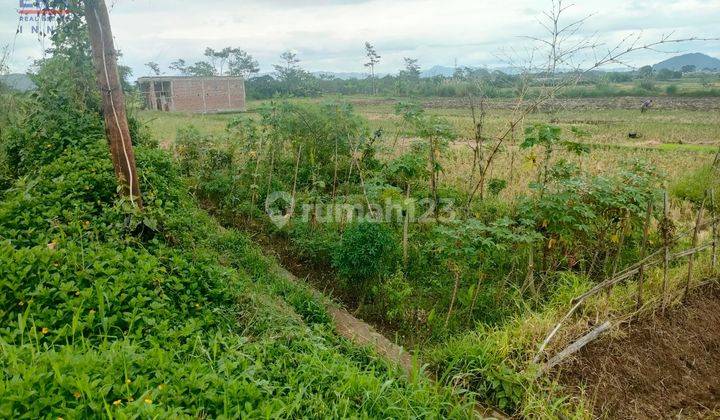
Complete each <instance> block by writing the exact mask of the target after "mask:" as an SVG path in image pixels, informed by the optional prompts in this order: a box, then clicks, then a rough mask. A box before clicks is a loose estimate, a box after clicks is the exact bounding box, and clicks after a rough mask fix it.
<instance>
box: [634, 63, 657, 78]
mask: <svg viewBox="0 0 720 420" xmlns="http://www.w3.org/2000/svg"><path fill="white" fill-rule="evenodd" d="M654 72H655V69H653V68H652V66H642V67H640V68H639V69H638V76H640V77H643V78H647V77H652V75H653V73H654Z"/></svg>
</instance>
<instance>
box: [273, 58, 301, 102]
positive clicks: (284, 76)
mask: <svg viewBox="0 0 720 420" xmlns="http://www.w3.org/2000/svg"><path fill="white" fill-rule="evenodd" d="M280 58H281V59H282V61H283V62H282V63H281V64H275V65H273V68H274V69H275V73H276V75H277V78H278V80H279V81H280V82H282V83H283V84H284V85H285V90H286V92H287V93H289V92H292V91H294V90H297V89H298V88H299V84H300V82H301V80H302V79H303V76H304V73H305V72H304V71H303V70H302V69H301V68H300V66H299V63H300V59H299V58H298V57H297V54H295V53H294V52H292V51H285V52H284V53H282V54H281V55H280Z"/></svg>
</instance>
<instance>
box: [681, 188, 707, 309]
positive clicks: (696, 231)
mask: <svg viewBox="0 0 720 420" xmlns="http://www.w3.org/2000/svg"><path fill="white" fill-rule="evenodd" d="M706 198H707V191H705V195H704V196H703V199H702V202H701V203H700V208H699V209H698V213H697V218H696V219H695V229H694V231H693V238H692V248H693V249H694V248H697V246H698V245H697V243H698V235H699V234H700V223H702V214H703V209H704V207H705V199H706ZM694 260H695V254H690V256H688V275H687V279H686V280H685V295H684V297H683V299H687V296H688V293H690V280H692V272H693V262H694Z"/></svg>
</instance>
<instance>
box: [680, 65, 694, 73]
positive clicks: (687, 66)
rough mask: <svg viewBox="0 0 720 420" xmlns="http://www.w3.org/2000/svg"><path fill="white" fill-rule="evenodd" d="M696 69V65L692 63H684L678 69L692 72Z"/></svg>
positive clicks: (683, 71)
mask: <svg viewBox="0 0 720 420" xmlns="http://www.w3.org/2000/svg"><path fill="white" fill-rule="evenodd" d="M696 69H697V67H696V66H695V65H694V64H686V65H684V66H682V68H681V69H680V71H681V72H682V73H694V72H695V70H696Z"/></svg>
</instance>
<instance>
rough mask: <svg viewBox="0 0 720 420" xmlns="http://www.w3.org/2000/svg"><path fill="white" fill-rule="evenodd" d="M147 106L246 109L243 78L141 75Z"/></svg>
mask: <svg viewBox="0 0 720 420" xmlns="http://www.w3.org/2000/svg"><path fill="white" fill-rule="evenodd" d="M138 83H139V84H140V88H141V89H142V92H143V95H144V97H145V106H146V108H147V109H151V110H157V111H184V112H201V113H213V112H227V111H244V110H245V81H244V80H243V78H242V77H162V76H158V77H141V78H140V79H138Z"/></svg>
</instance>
